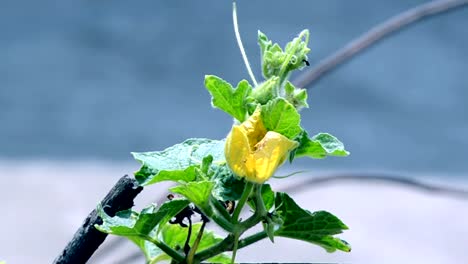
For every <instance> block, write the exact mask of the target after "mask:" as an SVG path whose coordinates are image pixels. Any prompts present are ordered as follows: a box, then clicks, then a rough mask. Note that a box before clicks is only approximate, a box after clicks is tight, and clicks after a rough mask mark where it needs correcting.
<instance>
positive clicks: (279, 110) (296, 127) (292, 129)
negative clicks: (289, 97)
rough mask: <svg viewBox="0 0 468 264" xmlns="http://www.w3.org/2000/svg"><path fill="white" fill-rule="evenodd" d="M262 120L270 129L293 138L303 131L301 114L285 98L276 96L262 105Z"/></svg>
mask: <svg viewBox="0 0 468 264" xmlns="http://www.w3.org/2000/svg"><path fill="white" fill-rule="evenodd" d="M262 120H263V124H264V125H265V127H266V129H267V130H268V131H275V132H278V133H280V134H281V135H283V136H285V137H287V138H289V139H293V138H295V137H296V136H297V135H298V134H299V133H300V132H301V131H302V128H301V126H300V123H301V116H300V115H299V113H298V112H297V110H296V108H295V107H294V106H293V105H292V104H291V103H289V102H288V101H286V100H285V99H284V98H276V99H274V100H272V101H270V102H268V103H267V104H266V105H264V106H262Z"/></svg>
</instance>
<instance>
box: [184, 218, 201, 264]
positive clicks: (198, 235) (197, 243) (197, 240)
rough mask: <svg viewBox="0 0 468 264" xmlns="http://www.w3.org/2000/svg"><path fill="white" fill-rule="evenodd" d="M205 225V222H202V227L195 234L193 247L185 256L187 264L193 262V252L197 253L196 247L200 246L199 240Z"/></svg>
mask: <svg viewBox="0 0 468 264" xmlns="http://www.w3.org/2000/svg"><path fill="white" fill-rule="evenodd" d="M205 225H206V222H205V221H203V223H202V226H201V227H200V231H199V232H198V234H197V238H196V240H195V242H194V243H193V246H192V248H191V249H190V252H189V254H188V256H187V264H193V263H194V262H193V260H194V256H195V252H197V249H198V245H200V241H201V239H202V237H203V231H204V230H205Z"/></svg>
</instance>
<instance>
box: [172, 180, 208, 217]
mask: <svg viewBox="0 0 468 264" xmlns="http://www.w3.org/2000/svg"><path fill="white" fill-rule="evenodd" d="M213 186H214V183H213V182H212V181H199V182H188V183H183V184H181V185H178V186H175V187H172V188H170V189H169V190H170V191H171V192H173V193H177V194H180V195H183V196H185V197H186V198H187V199H189V200H190V201H191V202H192V203H194V204H195V205H196V206H198V207H200V208H201V209H205V210H207V211H208V210H210V209H209V208H210V207H209V201H210V195H211V191H212V190H213Z"/></svg>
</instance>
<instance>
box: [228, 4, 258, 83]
mask: <svg viewBox="0 0 468 264" xmlns="http://www.w3.org/2000/svg"><path fill="white" fill-rule="evenodd" d="M232 23H233V24H234V33H235V34H236V40H237V45H239V49H240V52H241V54H242V59H244V63H245V67H246V68H247V72H248V73H249V75H250V78H251V79H252V82H253V84H254V86H257V85H258V84H257V80H256V79H255V75H254V74H253V72H252V68H250V63H249V60H248V59H247V55H246V54H245V49H244V45H243V44H242V40H241V37H240V33H239V24H238V23H237V8H236V2H232Z"/></svg>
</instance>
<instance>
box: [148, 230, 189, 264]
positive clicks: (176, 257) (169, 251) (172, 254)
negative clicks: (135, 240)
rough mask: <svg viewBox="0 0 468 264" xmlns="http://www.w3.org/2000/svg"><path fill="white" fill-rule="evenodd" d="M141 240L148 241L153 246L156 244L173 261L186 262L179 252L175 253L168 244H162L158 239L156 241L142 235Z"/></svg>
mask: <svg viewBox="0 0 468 264" xmlns="http://www.w3.org/2000/svg"><path fill="white" fill-rule="evenodd" d="M140 237H141V238H143V239H144V240H147V241H149V242H151V243H153V244H155V245H156V246H157V247H158V248H160V249H161V250H162V251H164V253H166V254H167V255H169V256H170V257H171V258H172V259H174V260H176V261H177V262H182V261H184V259H185V258H184V257H183V256H182V255H181V254H180V253H179V252H177V251H175V250H174V249H173V248H171V247H169V246H168V245H167V244H166V243H164V242H161V241H159V240H157V239H154V238H152V237H150V236H149V235H140Z"/></svg>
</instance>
